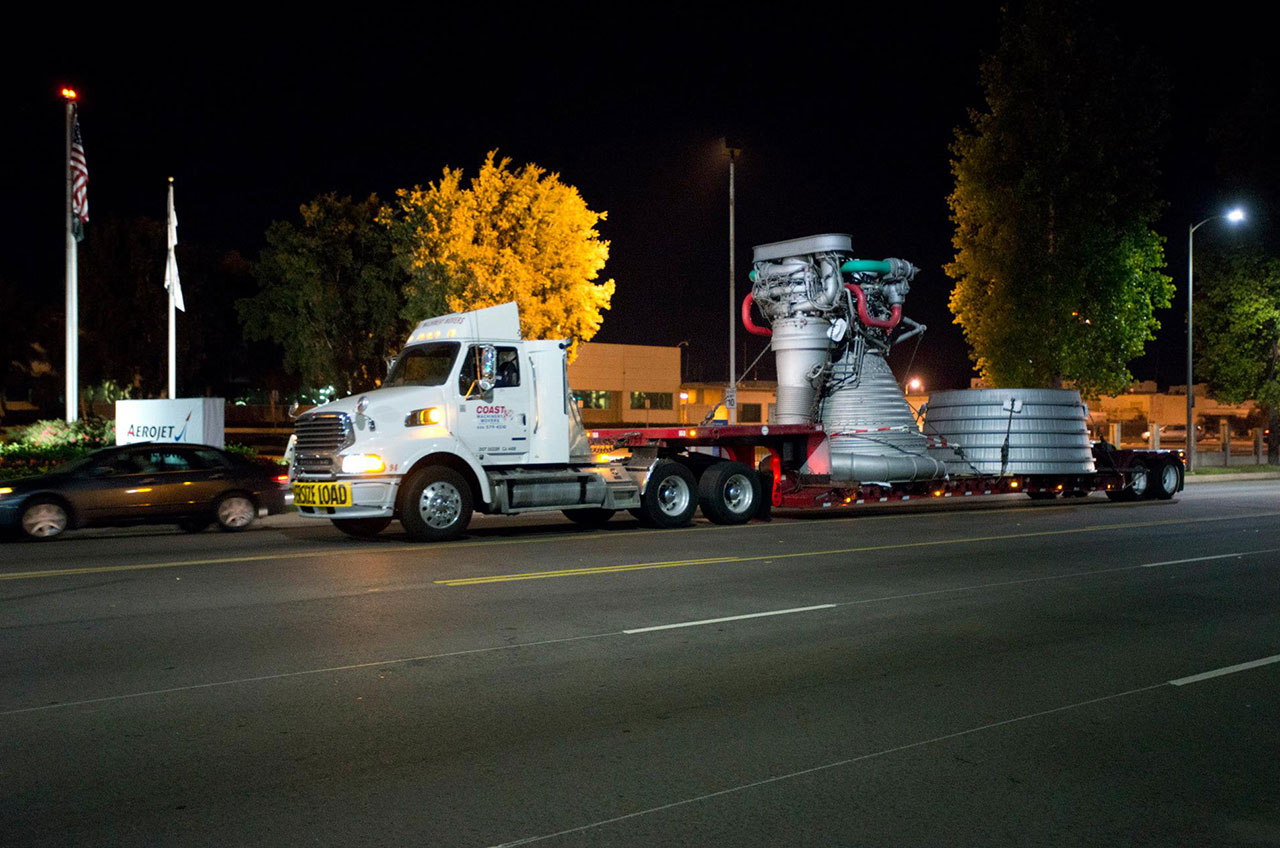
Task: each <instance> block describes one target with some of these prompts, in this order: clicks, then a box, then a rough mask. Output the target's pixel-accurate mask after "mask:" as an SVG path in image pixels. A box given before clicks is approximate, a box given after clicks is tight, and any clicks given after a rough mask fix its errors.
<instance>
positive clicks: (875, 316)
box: [289, 234, 1182, 541]
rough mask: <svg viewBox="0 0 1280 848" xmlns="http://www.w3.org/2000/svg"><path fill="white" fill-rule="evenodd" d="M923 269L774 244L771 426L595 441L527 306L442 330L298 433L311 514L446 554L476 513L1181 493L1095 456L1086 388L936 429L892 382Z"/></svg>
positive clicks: (938, 414) (1119, 456)
mask: <svg viewBox="0 0 1280 848" xmlns="http://www.w3.org/2000/svg"><path fill="white" fill-rule="evenodd" d="M915 273H916V269H915V267H914V266H912V265H911V264H910V263H908V262H905V261H903V260H898V259H887V260H874V261H866V260H860V259H856V258H854V256H853V253H852V247H851V239H850V237H849V236H847V235H840V234H826V235H819V236H810V237H806V238H802V239H793V240H790V241H786V242H777V243H774V244H768V245H761V246H759V247H757V248H755V263H754V267H753V270H752V274H751V279H752V282H753V288H752V291H751V293H750V294H749V295H747V297H746V299H745V300H744V302H743V309H742V315H743V321H744V324H745V325H746V328H747V329H748V331H750V332H753V333H757V334H759V335H767V336H769V337H770V346H771V348H772V349H773V351H774V354H775V356H776V358H777V370H778V397H777V406H776V414H775V415H774V417H773V420H772V421H770V423H769V424H766V425H737V426H712V425H706V426H694V427H687V426H682V427H658V428H640V429H625V430H594V431H590V432H588V431H587V430H586V429H585V428H584V427H583V424H582V420H581V417H580V416H579V414H578V408H577V404H576V403H575V401H574V399H573V397H572V395H571V392H570V389H569V385H568V377H567V368H566V361H567V358H566V349H567V347H568V343H567V342H561V341H531V340H525V339H522V338H520V322H519V314H518V312H517V309H516V306H515V304H513V303H507V304H502V305H499V306H494V307H490V308H488V309H479V310H476V311H473V312H465V313H460V314H455V315H444V316H439V317H435V318H429V319H427V320H425V321H423V322H421V323H420V324H419V325H418V326H417V327H416V328H415V329H414V331H413V333H412V334H411V335H410V337H409V339H408V343H407V344H406V346H405V348H404V350H403V351H402V352H401V354H400V355H399V357H397V359H396V360H395V361H394V363H393V364H392V366H391V368H390V370H389V373H388V376H387V379H386V381H385V382H384V383H383V385H382V386H381V387H380V388H378V389H376V390H373V391H369V392H366V393H364V394H361V395H358V396H353V397H348V398H344V399H342V400H338V401H334V402H333V403H329V404H325V405H323V406H320V407H317V408H315V409H312V410H310V411H308V412H307V413H305V414H303V415H302V416H300V417H299V418H298V419H297V421H296V424H295V434H294V436H295V438H294V441H293V443H292V445H291V449H290V469H289V470H290V478H291V480H292V482H293V491H294V503H295V505H296V506H297V508H298V511H299V513H300V514H301V515H303V516H305V517H309V518H316V519H327V520H330V521H332V522H333V524H334V525H335V526H336V527H337V528H338V529H340V530H342V531H343V532H345V533H348V534H350V535H353V536H358V537H365V536H372V535H374V534H376V533H378V532H380V531H381V530H382V529H384V528H385V527H386V526H387V525H388V524H390V522H391V521H392V520H395V519H398V520H399V521H400V522H401V524H402V525H403V526H404V529H405V530H406V532H407V533H408V534H409V536H410V537H411V538H414V539H418V540H423V541H431V540H440V539H449V538H454V537H457V536H459V535H461V534H462V533H463V532H464V531H465V530H466V528H467V526H468V523H469V522H470V519H471V515H472V512H473V511H475V510H479V511H481V512H484V513H491V514H515V513H522V512H534V511H563V512H564V514H565V515H566V516H567V517H569V518H570V519H572V520H574V521H576V522H578V523H582V524H599V523H602V522H605V521H608V520H609V519H610V518H611V517H612V516H613V515H614V514H615V513H616V512H618V511H619V510H628V511H630V512H631V513H632V514H633V515H635V516H636V517H637V518H639V519H640V520H641V521H642V522H644V523H646V524H648V525H651V526H656V527H676V526H681V525H684V524H687V523H688V522H690V521H691V520H692V518H693V515H694V513H695V512H696V511H697V510H698V509H699V508H701V510H702V513H703V514H704V515H705V516H706V517H707V518H708V519H710V520H711V521H714V522H717V523H722V524H737V523H743V522H746V521H750V520H751V519H752V518H756V517H764V516H766V515H767V514H768V513H769V511H770V509H771V508H772V507H775V506H777V507H789V508H796V509H805V508H819V509H821V508H829V507H833V506H854V505H857V504H862V503H873V502H883V501H896V500H909V499H913V498H916V499H918V498H930V497H953V496H963V495H983V494H1001V493H1016V492H1025V493H1027V494H1029V495H1031V496H1032V497H1036V498H1050V497H1056V496H1058V495H1062V496H1071V495H1087V494H1089V493H1090V492H1093V491H1103V492H1105V493H1106V494H1107V496H1108V497H1110V498H1112V499H1113V500H1129V499H1136V498H1143V497H1159V498H1168V497H1172V496H1173V494H1174V493H1176V492H1177V491H1178V490H1179V489H1180V488H1181V487H1182V461H1181V458H1180V456H1179V455H1178V454H1177V453H1176V452H1173V451H1133V450H1119V449H1116V448H1115V447H1113V446H1111V445H1108V444H1106V443H1105V442H1098V443H1091V442H1090V441H1089V437H1088V431H1087V413H1086V411H1085V410H1084V407H1083V405H1082V404H1081V403H1080V400H1079V396H1078V395H1076V394H1075V393H1074V392H1063V391H1054V390H1045V389H1001V390H978V391H971V392H947V393H943V394H941V395H937V394H935V396H934V397H933V398H932V399H931V406H932V407H933V409H932V410H931V411H929V412H928V413H927V414H926V415H925V416H924V417H923V421H921V420H919V419H918V418H917V417H916V415H915V414H914V413H913V412H912V410H910V408H909V407H908V406H907V403H906V400H905V398H904V396H903V394H902V391H901V390H900V389H899V387H898V386H897V384H896V382H895V381H894V379H893V376H892V373H891V372H890V371H889V368H888V365H887V364H886V356H887V353H888V351H889V349H890V348H891V347H892V346H893V344H895V343H897V341H899V340H901V339H903V338H908V337H910V336H913V335H916V334H918V333H919V332H921V331H922V330H923V329H924V328H923V327H922V326H920V325H917V324H915V323H914V322H912V321H911V320H910V319H909V318H906V317H905V316H904V315H903V314H902V309H903V304H904V301H905V296H906V294H907V292H908V291H909V288H910V281H911V279H912V278H913V277H914V275H915ZM753 307H754V308H755V309H757V310H758V311H759V312H760V314H761V315H763V316H764V320H765V324H764V325H761V324H759V323H757V322H756V320H755V319H754V318H753V313H752V309H753ZM904 326H905V327H906V328H907V329H905V330H904V329H903V328H904ZM593 445H594V446H595V447H596V448H597V451H599V452H597V451H593V450H592V447H593ZM603 449H607V450H603Z"/></svg>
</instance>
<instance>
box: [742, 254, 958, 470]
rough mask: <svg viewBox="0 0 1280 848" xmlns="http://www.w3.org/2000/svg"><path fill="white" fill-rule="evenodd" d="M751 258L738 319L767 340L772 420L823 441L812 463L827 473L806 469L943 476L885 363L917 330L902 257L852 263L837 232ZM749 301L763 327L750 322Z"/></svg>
mask: <svg viewBox="0 0 1280 848" xmlns="http://www.w3.org/2000/svg"><path fill="white" fill-rule="evenodd" d="M752 258H753V261H754V267H753V269H752V271H751V280H752V282H753V286H752V290H751V294H749V295H747V298H746V300H745V301H744V302H743V308H742V317H743V322H744V323H745V324H746V327H747V330H748V331H750V332H752V333H755V334H757V335H767V336H770V347H771V348H772V349H773V351H774V355H775V357H776V360H777V371H778V400H777V412H776V417H775V422H776V423H778V424H813V423H815V422H821V423H822V425H823V427H824V428H825V429H826V431H827V434H828V437H829V443H830V457H829V460H828V459H827V458H825V457H823V458H811V459H810V463H811V465H813V464H815V463H817V464H824V465H825V464H828V463H829V466H828V467H826V468H822V467H811V468H809V469H808V470H809V471H810V472H811V473H816V474H830V476H831V480H832V482H833V483H834V482H839V483H854V482H866V483H871V482H885V483H892V482H902V481H909V480H929V479H935V478H939V477H943V476H945V475H946V466H945V465H944V464H943V463H942V462H939V461H938V460H936V459H934V458H932V457H930V456H929V455H928V449H927V442H926V439H925V437H924V435H923V434H922V433H921V432H920V429H919V427H918V426H917V425H916V422H915V419H914V417H913V416H912V414H911V409H910V407H909V406H907V401H906V398H905V397H904V396H903V394H902V391H901V390H900V389H899V388H898V384H897V382H896V381H895V380H894V378H893V373H892V372H891V371H890V370H889V365H888V363H887V362H886V361H885V357H886V355H887V354H888V352H889V349H890V348H891V347H892V346H893V345H894V344H896V343H898V342H900V341H902V340H903V339H906V338H910V337H911V336H914V335H917V334H918V333H920V332H923V331H924V329H925V328H924V326H923V325H920V324H917V323H915V322H914V321H912V320H911V319H910V318H907V317H906V316H904V315H903V314H902V307H903V304H904V302H905V300H906V295H907V292H908V291H910V289H911V280H912V278H913V277H914V276H915V275H916V272H917V271H918V270H919V269H917V268H916V267H915V266H914V265H912V264H911V263H910V262H906V261H905V260H902V259H884V260H863V259H856V258H854V255H853V245H852V240H851V238H850V237H849V236H847V235H841V234H827V235H817V236H809V237H807V238H800V239H791V240H789V241H781V242H774V243H773V244H764V245H760V246H758V247H756V248H755V250H754V253H753V257H752ZM753 303H754V304H755V306H756V307H757V308H758V309H759V310H760V312H761V314H763V315H764V316H765V318H766V319H767V320H768V322H769V324H770V325H771V326H770V328H765V327H760V326H757V325H756V324H755V323H754V321H752V319H751V306H752V304H753ZM904 325H905V327H907V328H908V329H907V330H906V332H903V333H900V334H899V335H898V336H897V337H896V339H893V340H892V341H891V340H890V337H891V336H892V334H893V332H894V331H895V330H896V329H899V328H900V327H902V326H904Z"/></svg>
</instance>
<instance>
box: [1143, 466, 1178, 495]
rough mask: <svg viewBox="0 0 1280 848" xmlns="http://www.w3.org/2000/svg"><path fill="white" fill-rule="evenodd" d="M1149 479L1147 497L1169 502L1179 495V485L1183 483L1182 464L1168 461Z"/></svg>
mask: <svg viewBox="0 0 1280 848" xmlns="http://www.w3.org/2000/svg"><path fill="white" fill-rule="evenodd" d="M1147 479H1148V486H1147V488H1148V491H1147V497H1152V498H1157V499H1159V500H1162V501H1167V500H1169V499H1170V498H1172V497H1173V496H1174V495H1175V494H1176V493H1177V491H1178V484H1179V483H1181V482H1182V463H1180V462H1178V461H1177V460H1168V459H1166V460H1165V461H1164V462H1162V463H1160V465H1158V466H1156V469H1155V471H1154V472H1152V473H1149V474H1148V475H1147Z"/></svg>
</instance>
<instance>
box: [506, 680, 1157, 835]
mask: <svg viewBox="0 0 1280 848" xmlns="http://www.w3.org/2000/svg"><path fill="white" fill-rule="evenodd" d="M1167 685H1168V684H1166V683H1156V684H1153V685H1151V686H1142V687H1140V688H1138V689H1130V690H1128V691H1127V692H1116V693H1115V694H1113V695H1103V696H1102V697H1099V698H1090V699H1089V700H1087V701H1077V702H1076V703H1074V704H1066V705H1065V706H1061V707H1053V708H1051V709H1047V710H1040V711H1038V712H1034V713H1027V714H1026V715H1020V716H1017V717H1016V718H1007V719H1005V720H1003V721H994V722H991V723H990V724H984V725H980V726H978V727H970V728H968V729H967V730H959V731H956V732H955V733H947V734H945V735H943V736H935V737H933V738H932V739H921V740H919V741H916V742H908V743H906V744H904V745H896V746H894V747H892V748H885V749H883V750H880V751H872V752H871V753H868V754H862V755H861V756H857V757H849V758H848V759H844V760H836V761H835V762H831V763H823V764H822V765H817V766H813V767H812V768H807V769H801V770H799V771H793V772H790V773H788V774H779V775H775V776H774V777H767V778H764V779H763V780H755V781H752V782H751V783H742V784H739V785H737V786H730V787H728V788H726V789H721V790H719V791H717V792H708V793H707V794H705V795H698V796H696V797H693V798H682V799H680V800H678V801H672V802H671V803H668V804H662V805H660V806H657V807H649V808H648V809H645V810H635V811H634V812H630V813H624V814H622V815H618V816H614V817H612V818H608V819H601V820H599V821H594V822H591V823H589V824H583V825H578V826H577V827H571V828H567V829H565V830H561V831H557V832H555V833H544V834H540V835H538V836H526V837H525V838H523V839H516V840H513V841H511V842H503V843H501V844H499V845H495V846H492V848H515V846H517V845H532V844H533V843H535V842H545V841H547V840H548V839H556V838H557V837H561V836H569V835H573V834H579V833H583V832H585V831H589V830H597V829H599V828H602V827H606V826H608V825H613V824H618V823H620V822H624V821H628V820H630V819H635V818H639V817H641V816H648V815H652V814H654V813H661V812H666V811H667V810H673V809H676V808H678V807H685V806H688V805H690V804H698V803H701V802H703V801H710V800H711V799H713V798H720V797H723V796H725V795H734V794H737V793H739V792H746V791H748V790H751V789H756V788H759V787H761V786H769V785H770V784H774V783H781V782H783V781H788V780H795V779H796V778H799V777H805V776H807V775H811V774H817V773H819V772H824V771H830V770H831V769H839V768H844V767H846V766H851V765H854V764H856V763H862V762H866V761H867V760H874V759H878V758H880V757H886V756H889V755H891V754H899V753H902V752H903V751H910V750H913V749H915V748H923V747H925V746H926V745H936V744H938V743H941V742H949V741H951V740H952V739H960V738H963V737H965V736H972V735H974V734H976V733H983V732H985V731H988V730H994V729H996V728H998V727H1007V726H1009V725H1011V724H1019V723H1021V722H1024V721H1031V720H1033V719H1037V718H1042V717H1044V716H1050V715H1054V714H1056V713H1064V712H1068V711H1070V710H1077V709H1080V708H1081V707H1087V706H1092V705H1093V704H1101V703H1105V702H1107V701H1114V700H1117V699H1119V698H1130V697H1133V696H1134V695H1138V694H1141V693H1143V692H1151V691H1153V690H1155V689H1161V688H1163V687H1164V686H1167Z"/></svg>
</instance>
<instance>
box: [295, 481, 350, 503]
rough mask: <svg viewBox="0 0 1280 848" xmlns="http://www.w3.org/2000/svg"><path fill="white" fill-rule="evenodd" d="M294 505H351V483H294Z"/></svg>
mask: <svg viewBox="0 0 1280 848" xmlns="http://www.w3.org/2000/svg"><path fill="white" fill-rule="evenodd" d="M293 505H294V506H351V484H350V483H294V484H293Z"/></svg>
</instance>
